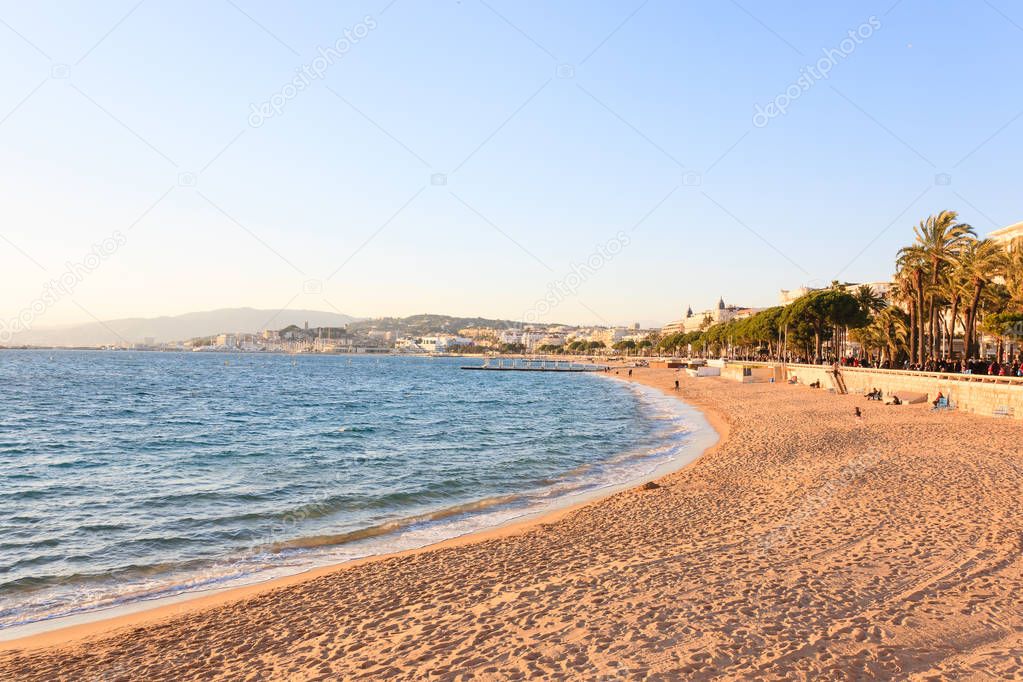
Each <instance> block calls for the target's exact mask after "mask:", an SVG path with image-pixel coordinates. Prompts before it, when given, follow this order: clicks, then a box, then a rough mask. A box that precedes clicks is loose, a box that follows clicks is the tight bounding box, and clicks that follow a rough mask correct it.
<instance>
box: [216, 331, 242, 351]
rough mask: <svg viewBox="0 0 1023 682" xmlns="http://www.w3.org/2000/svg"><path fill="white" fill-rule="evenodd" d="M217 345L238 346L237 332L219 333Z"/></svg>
mask: <svg viewBox="0 0 1023 682" xmlns="http://www.w3.org/2000/svg"><path fill="white" fill-rule="evenodd" d="M215 345H217V346H221V347H222V348H236V347H237V346H238V337H237V336H236V335H235V334H218V335H217V338H216V342H215Z"/></svg>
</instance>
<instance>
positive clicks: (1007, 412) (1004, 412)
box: [991, 405, 1016, 417]
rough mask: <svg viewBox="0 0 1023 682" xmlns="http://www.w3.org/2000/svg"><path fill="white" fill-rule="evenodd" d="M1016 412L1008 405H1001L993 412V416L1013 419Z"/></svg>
mask: <svg viewBox="0 0 1023 682" xmlns="http://www.w3.org/2000/svg"><path fill="white" fill-rule="evenodd" d="M1015 412H1016V410H1015V409H1014V408H1012V407H1009V406H1008V405H999V406H998V407H996V408H995V409H994V410H993V411H992V412H991V415H992V416H994V417H1012V416H1013V415H1014V414H1015Z"/></svg>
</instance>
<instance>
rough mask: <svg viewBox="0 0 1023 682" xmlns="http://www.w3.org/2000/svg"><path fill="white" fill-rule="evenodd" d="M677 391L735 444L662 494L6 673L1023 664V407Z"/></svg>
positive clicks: (72, 648)
mask: <svg viewBox="0 0 1023 682" xmlns="http://www.w3.org/2000/svg"><path fill="white" fill-rule="evenodd" d="M624 374H625V373H624V371H623V372H622V375H620V378H622V379H623V380H624V379H625V376H624ZM675 376H676V375H675V372H674V371H672V370H661V369H637V370H635V371H634V376H633V377H632V379H633V380H636V381H642V382H643V383H647V384H650V385H654V386H657V387H660V388H662V389H664V390H670V386H671V385H672V384H673V382H674V378H675ZM680 395H681V397H683V398H684V399H686V400H687V401H689V402H691V403H692V404H694V405H696V406H698V407H700V408H701V409H703V410H704V412H705V414H706V415H707V416H708V418H709V419H710V420H711V421H712V423H714V424H715V426H716V427H717V428H718V430H719V432H720V433H721V435H722V441H721V442H719V444H718V445H717V446H716V447H715V448H713V449H712V450H710V451H708V452H707V453H706V454H704V455H703V456H702V457H701V458H700V459H699V460H697V461H696V462H695V463H693V464H692V465H690V466H688V467H686V468H685V469H683V470H682V471H679V472H676V473H673V474H669V475H668V476H665V477H664V478H662V479H659V481H658V483H659V485H660V487H657V488H654V489H643V488H635V489H631V490H627V491H624V492H621V493H617V494H615V495H613V496H611V497H608V498H605V499H602V500H599V501H596V502H592V503H588V504H585V505H583V506H581V507H578V508H573V509H570V510H566V511H561V512H558V513H556V514H553V515H550V516H547V517H543V518H541V519H539V520H534V521H530V522H526V523H524V524H519V525H516V526H510V527H507V528H502V529H497V530H495V531H490V532H488V533H483V534H480V535H478V536H474V537H472V538H461V539H458V540H455V541H449V542H446V543H442V544H441V545H438V546H434V547H431V548H426V549H424V550H418V551H415V552H410V553H406V554H402V555H397V556H393V557H386V558H379V559H372V560H365V561H360V562H355V563H353V564H347V565H345V566H342V567H336V568H331V569H324V570H322V571H317V572H314V573H311V574H304V575H302V576H296V577H294V578H289V579H285V580H283V581H277V582H275V583H272V584H266V585H261V586H254V587H252V588H245V589H243V590H237V591H231V592H228V593H223V594H220V595H213V596H210V597H207V598H204V599H198V600H193V601H190V602H186V603H183V604H177V605H173V606H169V607H166V608H164V609H161V610H159V611H157V612H148V613H144V614H134V615H132V616H126V617H124V618H122V619H118V620H114V621H104V622H99V623H93V624H89V625H85V626H81V627H78V628H72V629H70V630H65V631H56V632H52V633H47V634H45V635H40V636H37V637H33V638H29V639H27V640H21V641H16V642H10V643H0V679H4V680H6V679H47V680H49V679H67V680H119V679H126V680H134V679H139V680H191V679H203V680H205V679H217V678H222V679H232V680H271V679H272V680H277V679H285V680H308V679H322V680H335V679H357V678H358V679H382V678H387V679H409V680H424V679H425V680H432V679H466V680H468V679H478V680H488V679H490V680H505V679H550V680H559V679H566V680H567V679H603V680H645V679H649V680H675V679H681V678H684V679H715V678H722V679H727V678H744V679H746V678H751V677H755V678H760V679H793V678H796V679H863V678H884V679H887V678H891V677H899V678H906V677H908V678H913V679H931V678H933V679H948V678H950V677H952V678H971V677H974V678H981V679H984V678H990V677H998V678H1006V677H1009V678H1011V677H1014V676H1017V677H1018V676H1023V600H1021V599H1020V598H1019V595H1020V594H1023V584H1021V582H1023V561H1021V549H1023V511H1021V510H1020V504H1019V498H1020V495H1021V493H1023V427H1021V426H1020V423H1019V422H1014V421H1009V420H997V419H993V418H983V417H976V416H971V415H965V414H958V413H954V412H936V413H935V412H931V411H930V410H929V406H926V405H925V406H920V405H915V406H902V407H890V406H884V405H881V404H879V403H876V402H867V401H865V400H864V399H863V398H862V397H857V396H836V395H832V394H829V393H827V392H825V391H821V390H813V389H809V388H807V387H804V386H788V385H777V384H757V385H741V384H736V383H731V382H726V381H724V380H721V379H716V378H704V379H699V380H693V379H688V378H685V377H683V378H682V391H681V393H680ZM855 406H859V407H860V408H861V410H863V415H864V416H863V417H862V418H856V417H855V416H853V408H854V407H855ZM12 647H13V648H12ZM5 648H6V649H5Z"/></svg>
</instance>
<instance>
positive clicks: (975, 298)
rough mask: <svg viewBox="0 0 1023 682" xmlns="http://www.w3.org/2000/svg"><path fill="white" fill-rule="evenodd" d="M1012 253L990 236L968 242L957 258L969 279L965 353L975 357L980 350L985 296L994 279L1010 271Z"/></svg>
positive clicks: (967, 280) (961, 271)
mask: <svg viewBox="0 0 1023 682" xmlns="http://www.w3.org/2000/svg"><path fill="white" fill-rule="evenodd" d="M1008 260H1009V259H1008V254H1006V252H1005V249H1004V248H1003V247H1002V245H1001V244H999V243H997V242H993V241H991V240H990V239H982V240H980V241H972V242H970V243H968V244H967V245H966V248H965V249H964V250H963V252H962V254H961V255H960V256H959V258H958V261H957V267H958V268H959V270H960V274H961V276H962V278H963V280H964V281H965V282H966V297H967V298H966V308H965V311H964V312H965V317H966V320H965V328H964V330H963V339H964V346H963V348H964V353H965V355H966V357H973V353H974V351H975V350H976V335H977V315H978V313H979V311H980V304H981V296H982V295H983V294H984V290H985V288H986V287H987V286H988V285H989V284H991V282H992V281H993V280H994V279H995V278H996V277H999V276H1001V275H1003V274H1004V273H1005V271H1006V266H1007V265H1008Z"/></svg>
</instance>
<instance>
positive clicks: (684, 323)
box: [661, 298, 763, 336]
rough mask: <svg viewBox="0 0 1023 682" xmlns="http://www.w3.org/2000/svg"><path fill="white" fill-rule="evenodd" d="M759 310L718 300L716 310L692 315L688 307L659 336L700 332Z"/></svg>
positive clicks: (662, 328)
mask: <svg viewBox="0 0 1023 682" xmlns="http://www.w3.org/2000/svg"><path fill="white" fill-rule="evenodd" d="M761 310H763V308H747V307H742V306H736V305H727V304H726V303H725V299H724V298H720V299H718V304H717V307H716V308H710V309H708V310H703V311H701V312H698V313H694V312H693V308H692V307H691V306H690V307H689V308H688V309H687V310H686V314H685V315H684V316H683V317H682V318H681V319H678V320H675V321H674V322H670V323H668V324H666V325H665V326H663V327H661V334H662V335H665V336H667V335H669V334H678V333H680V332H683V333H689V332H695V331H701V330H704V329H706V328H707V327H709V326H711V325H713V324H718V323H720V322H730V321H732V320H735V319H743V318H746V317H750V316H752V315H754V314H756V313H758V312H760V311H761Z"/></svg>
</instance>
